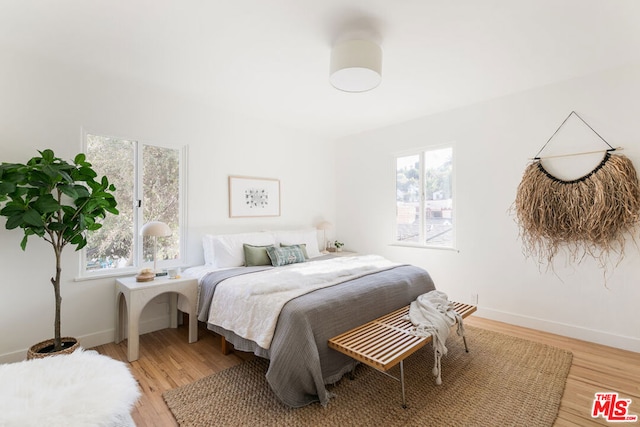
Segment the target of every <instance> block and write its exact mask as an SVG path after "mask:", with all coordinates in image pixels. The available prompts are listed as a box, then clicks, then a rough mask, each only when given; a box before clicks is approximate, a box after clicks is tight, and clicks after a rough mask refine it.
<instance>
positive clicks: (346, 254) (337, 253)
mask: <svg viewBox="0 0 640 427" xmlns="http://www.w3.org/2000/svg"><path fill="white" fill-rule="evenodd" d="M329 254H330V255H335V256H356V255H358V253H357V252H351V251H340V252H329Z"/></svg>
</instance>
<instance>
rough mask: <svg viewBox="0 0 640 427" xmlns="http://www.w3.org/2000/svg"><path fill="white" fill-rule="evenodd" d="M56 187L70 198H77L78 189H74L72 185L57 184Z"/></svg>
mask: <svg viewBox="0 0 640 427" xmlns="http://www.w3.org/2000/svg"><path fill="white" fill-rule="evenodd" d="M58 188H59V189H60V191H62V192H63V193H64V194H65V195H67V196H69V197H71V198H72V199H77V198H78V191H77V190H76V187H75V186H73V185H60V186H58Z"/></svg>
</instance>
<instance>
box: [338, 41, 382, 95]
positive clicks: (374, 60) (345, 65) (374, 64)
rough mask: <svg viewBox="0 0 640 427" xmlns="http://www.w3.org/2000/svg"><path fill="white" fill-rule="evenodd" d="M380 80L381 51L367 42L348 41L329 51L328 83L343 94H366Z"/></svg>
mask: <svg viewBox="0 0 640 427" xmlns="http://www.w3.org/2000/svg"><path fill="white" fill-rule="evenodd" d="M381 79H382V49H381V48H380V46H378V45H377V44H375V43H373V42H370V41H367V40H348V41H345V42H342V43H339V44H337V45H335V46H334V47H333V49H332V51H331V65H330V77H329V81H330V82H331V84H332V85H333V86H334V87H335V88H336V89H340V90H342V91H345V92H366V91H368V90H371V89H373V88H375V87H376V86H378V85H379V84H380V81H381Z"/></svg>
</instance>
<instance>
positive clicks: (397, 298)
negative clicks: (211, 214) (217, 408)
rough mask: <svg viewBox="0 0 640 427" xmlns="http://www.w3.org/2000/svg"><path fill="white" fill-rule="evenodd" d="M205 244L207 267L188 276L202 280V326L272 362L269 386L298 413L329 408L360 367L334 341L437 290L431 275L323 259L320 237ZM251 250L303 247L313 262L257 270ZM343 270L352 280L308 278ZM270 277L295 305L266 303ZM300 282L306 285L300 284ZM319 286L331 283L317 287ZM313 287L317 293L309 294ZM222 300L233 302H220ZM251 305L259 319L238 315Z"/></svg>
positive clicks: (378, 263)
mask: <svg viewBox="0 0 640 427" xmlns="http://www.w3.org/2000/svg"><path fill="white" fill-rule="evenodd" d="M203 244H204V250H205V265H204V266H200V267H196V268H192V269H189V270H187V271H185V274H191V275H195V276H197V277H198V279H199V280H198V281H199V284H200V289H199V305H198V320H200V321H203V322H206V323H207V327H208V329H210V330H212V331H213V332H215V333H217V334H220V335H222V336H223V337H224V338H225V339H226V340H227V341H229V342H230V343H232V344H233V345H234V347H235V348H236V349H237V350H240V351H247V352H253V353H254V354H256V355H257V356H259V357H263V358H267V359H269V361H270V362H269V369H268V371H267V374H266V377H267V381H268V383H269V385H270V386H271V388H272V390H273V392H274V393H275V394H276V395H277V396H278V398H279V399H280V400H281V401H282V402H283V403H285V404H286V405H288V406H291V407H300V406H305V405H308V404H310V403H312V402H318V401H319V402H320V403H321V404H322V405H327V404H328V403H329V399H330V398H331V397H332V396H331V393H330V392H328V391H327V389H326V387H325V386H326V385H327V384H332V383H335V382H336V381H338V380H339V379H340V378H341V377H342V376H343V375H344V374H345V373H348V372H350V371H352V370H353V368H354V367H355V364H356V363H357V362H355V361H354V360H353V359H351V358H350V357H348V356H345V355H343V354H341V353H339V352H337V351H335V350H332V349H330V348H329V347H328V345H327V341H328V340H329V338H331V337H333V336H335V335H338V334H339V333H342V332H344V331H346V330H349V329H351V328H353V327H356V326H358V325H360V324H363V323H366V322H368V321H370V320H372V319H374V318H377V317H380V316H382V315H384V314H386V313H389V312H391V311H394V310H396V309H398V308H400V307H402V306H405V305H407V304H409V303H410V302H411V301H413V300H415V299H416V298H417V297H418V296H419V295H421V294H423V293H426V292H428V291H430V290H433V289H435V287H434V284H433V281H432V280H431V277H430V276H429V274H428V273H427V272H426V271H425V270H423V269H421V268H418V267H415V266H411V265H402V264H396V263H392V262H390V261H388V260H385V259H383V258H381V257H377V256H371V255H367V256H354V257H340V258H336V257H333V256H331V255H323V254H321V253H320V252H319V251H318V249H317V246H318V243H317V232H316V231H315V230H306V231H299V232H269V233H267V232H264V233H245V234H236V235H222V236H205V238H204V239H203ZM246 246H250V247H252V248H265V247H270V246H275V247H276V248H280V247H285V248H289V247H293V249H292V250H293V251H296V252H297V250H296V249H295V248H296V247H297V248H298V249H302V248H304V249H306V251H305V252H306V254H305V255H306V256H305V257H304V262H302V263H292V264H286V265H283V266H273V265H266V264H265V263H264V262H262V263H260V262H259V263H258V265H254V264H256V263H255V262H253V255H251V254H250V253H247V256H246V257H245V256H244V255H245V253H244V249H246ZM287 250H289V249H287ZM260 251H262V249H260ZM290 258H291V257H290ZM250 260H251V262H249V261H250ZM238 263H240V265H238ZM246 264H249V265H246ZM336 266H338V267H336ZM342 267H344V268H346V270H348V271H347V273H348V274H342V273H335V274H333V275H329V276H330V277H328V279H319V277H320V275H322V274H321V273H318V275H314V274H315V273H313V274H311V273H308V271H307V270H308V269H311V270H313V271H314V272H319V271H326V270H330V271H334V268H342ZM335 271H337V270H335ZM296 274H297V276H296ZM337 276H339V277H337ZM271 277H275V278H276V281H275V282H274V286H276V292H275V293H280V292H282V291H284V292H285V293H290V292H291V289H292V288H295V290H294V291H293V295H294V296H293V298H291V299H290V300H287V301H285V302H283V301H282V299H278V298H276V299H272V298H270V297H269V298H267V299H265V300H262V299H260V298H263V296H262V295H261V294H262V293H263V291H262V290H263V289H264V286H265V283H266V281H268V280H271V279H270V278H271ZM296 277H304V280H302V279H301V280H299V281H298V282H299V283H296ZM319 281H320V282H323V281H324V282H323V283H322V284H318V283H317V282H319ZM303 282H304V284H305V285H304V286H302V285H301V283H303ZM306 286H311V288H312V289H313V290H311V291H308V290H304V289H303V288H305V287H306ZM225 289H226V290H225ZM300 289H302V290H300ZM229 292H231V295H232V296H229ZM270 294H272V292H270ZM223 295H227V297H228V298H231V300H229V299H223V300H222V301H217V299H219V298H223ZM248 295H251V296H250V297H248ZM233 299H235V300H237V303H238V304H239V305H238V306H237V307H235V308H229V307H230V306H232V305H234V304H235V303H234V302H233ZM285 299H286V298H285ZM244 300H249V301H252V302H250V303H249V304H250V307H251V310H254V309H255V310H257V311H256V313H258V315H255V316H254V315H244V314H243V315H238V314H237V313H239V312H241V313H249V309H247V308H246V306H243V305H242V304H245V303H246V301H244ZM280 305H281V309H280V307H279V306H280ZM243 307H244V308H243ZM273 307H275V308H273ZM262 309H266V310H267V311H274V312H275V314H274V313H270V312H269V313H267V314H266V315H264V318H265V319H270V318H272V317H273V316H275V320H272V321H271V322H268V321H264V322H261V319H262V317H261V316H263V314H262V311H261V310H262ZM238 310H240V311H238ZM251 312H252V313H253V311H251ZM220 313H223V314H220ZM224 313H226V314H224ZM245 318H254V319H253V322H254V323H251V321H248V323H249V325H248V326H247V325H246V324H242V325H240V326H239V325H238V320H239V319H240V320H244V319H245ZM255 318H258V320H257V321H256V319H255ZM234 322H235V323H234ZM256 322H257V323H256ZM240 323H242V322H240ZM260 323H273V326H272V327H271V326H269V327H267V328H266V330H267V331H269V330H270V328H272V331H271V332H272V333H271V335H270V336H269V334H268V333H267V334H266V335H265V334H260V333H258V334H252V333H253V332H255V331H254V328H255V326H256V325H258V326H260V327H261V328H263V329H264V325H260ZM243 328H244V329H243ZM258 329H260V328H258ZM238 331H240V332H239V333H237V332H238Z"/></svg>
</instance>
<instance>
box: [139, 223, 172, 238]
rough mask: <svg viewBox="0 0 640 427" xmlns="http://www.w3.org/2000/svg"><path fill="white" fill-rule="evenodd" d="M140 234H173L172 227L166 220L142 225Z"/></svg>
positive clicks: (156, 235) (163, 235)
mask: <svg viewBox="0 0 640 427" xmlns="http://www.w3.org/2000/svg"><path fill="white" fill-rule="evenodd" d="M140 234H142V235H143V236H155V237H165V236H171V228H169V226H168V225H167V224H165V223H164V222H160V221H151V222H148V223H146V224H145V225H143V226H142V230H140Z"/></svg>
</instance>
